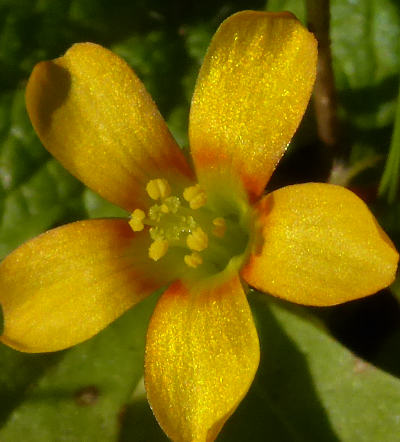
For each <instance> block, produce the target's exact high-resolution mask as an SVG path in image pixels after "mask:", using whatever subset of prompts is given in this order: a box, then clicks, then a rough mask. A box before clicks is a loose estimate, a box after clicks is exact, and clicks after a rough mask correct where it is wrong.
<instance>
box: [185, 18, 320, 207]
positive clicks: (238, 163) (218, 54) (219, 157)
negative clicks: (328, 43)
mask: <svg viewBox="0 0 400 442" xmlns="http://www.w3.org/2000/svg"><path fill="white" fill-rule="evenodd" d="M316 62H317V43H316V41H315V39H314V37H313V35H312V34H311V33H309V32H308V31H307V30H306V29H305V28H304V27H303V26H302V25H301V24H300V22H299V21H298V20H296V18H295V17H294V16H293V15H291V14H289V13H279V14H277V13H266V12H254V11H244V12H240V13H238V14H235V15H233V16H232V17H230V18H228V19H227V20H226V21H225V22H224V23H222V25H221V26H220V28H219V29H218V31H217V33H216V34H215V36H214V38H213V40H212V42H211V46H210V48H209V49H208V52H207V55H206V57H205V60H204V63H203V66H202V68H201V71H200V75H199V78H198V80H197V84H196V90H195V93H194V97H193V101H192V107H191V112H190V130H189V135H190V144H191V150H192V154H193V159H194V163H195V166H196V171H197V173H198V175H199V179H200V182H201V183H202V184H203V185H205V184H207V182H208V177H207V176H208V174H209V173H210V172H211V173H212V172H214V171H215V172H217V173H218V172H219V171H221V170H222V171H225V172H230V173H234V174H236V175H238V176H239V177H240V178H241V180H242V182H243V183H244V185H245V188H246V189H247V191H248V193H249V195H250V198H251V199H253V200H254V198H255V197H256V196H258V195H260V194H261V193H262V191H263V189H264V187H265V184H266V183H267V181H268V179H269V177H270V176H271V174H272V172H273V170H274V168H275V166H276V164H277V163H278V161H279V160H280V158H281V156H282V155H283V153H284V152H285V150H286V147H287V144H288V143H289V141H290V139H291V138H292V136H293V134H294V132H295V130H296V129H297V126H298V125H299V123H300V120H301V118H302V115H303V113H304V111H305V109H306V107H307V103H308V101H309V98H310V94H311V89H312V86H313V84H314V79H315V72H316Z"/></svg>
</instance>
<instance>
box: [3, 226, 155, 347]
mask: <svg viewBox="0 0 400 442" xmlns="http://www.w3.org/2000/svg"><path fill="white" fill-rule="evenodd" d="M143 237H144V235H140V234H139V235H137V234H134V233H133V232H132V229H131V228H130V227H129V225H128V223H127V222H126V221H124V220H117V219H115V220H111V219H109V220H91V221H81V222H76V223H72V224H68V225H66V226H63V227H59V228H57V229H54V230H50V231H48V232H46V233H44V234H43V235H40V236H38V237H37V238H35V239H33V240H31V241H29V242H27V243H25V244H23V245H22V246H21V247H19V248H18V249H17V250H15V251H14V252H13V253H11V254H10V255H9V256H8V257H7V258H5V260H4V261H3V262H2V263H1V265H0V303H1V307H2V309H3V315H4V332H3V335H2V336H1V337H0V340H1V341H2V342H4V343H5V344H7V345H9V346H10V347H13V348H15V349H17V350H20V351H25V352H32V353H34V352H46V351H55V350H60V349H63V348H66V347H69V346H71V345H74V344H77V343H79V342H81V341H84V340H85V339H88V338H90V337H91V336H93V335H94V334H96V333H97V332H99V331H100V330H101V329H103V328H104V327H105V326H106V325H107V324H109V323H110V322H111V321H113V320H114V319H116V318H117V317H118V316H120V315H121V314H122V313H123V312H124V311H126V310H127V309H128V308H130V307H132V305H134V304H136V303H137V302H139V301H140V300H142V299H143V298H145V297H146V296H147V295H149V294H150V293H152V292H153V291H154V290H155V289H157V288H159V287H160V286H161V284H162V282H161V281H157V278H154V274H153V273H150V271H149V269H147V274H146V272H145V271H146V268H145V266H144V265H143V264H142V263H141V258H140V257H141V256H142V253H141V246H142V242H143Z"/></svg>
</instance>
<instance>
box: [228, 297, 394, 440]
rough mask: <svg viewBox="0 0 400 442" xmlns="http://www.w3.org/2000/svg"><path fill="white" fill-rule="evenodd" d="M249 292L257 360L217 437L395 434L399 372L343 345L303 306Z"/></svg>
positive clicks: (362, 437) (312, 437) (384, 437)
mask: <svg viewBox="0 0 400 442" xmlns="http://www.w3.org/2000/svg"><path fill="white" fill-rule="evenodd" d="M250 299H251V301H252V302H251V303H252V307H253V309H254V313H255V319H256V324H257V328H258V331H259V335H260V341H261V364H260V367H259V371H258V374H257V376H256V379H255V381H254V384H253V386H252V387H251V389H250V392H249V394H248V395H247V397H246V398H245V399H244V401H243V402H242V404H241V405H240V406H239V409H238V410H237V412H236V413H235V414H234V415H233V416H232V418H231V419H230V421H228V423H227V425H226V427H225V429H224V430H223V433H222V435H221V438H220V440H221V441H223V440H226V441H241V440H243V439H244V438H246V439H247V440H251V441H260V442H261V441H265V440H273V441H282V442H283V441H324V442H325V441H338V440H340V441H344V442H345V441H348V442H354V441H363V442H376V441H381V440H382V441H383V440H384V441H388V442H395V441H397V440H398V435H399V434H400V421H399V419H398V404H399V403H400V380H398V379H396V378H394V377H392V376H390V375H388V374H387V373H385V372H382V371H380V370H378V369H377V368H375V367H373V366H371V365H369V364H368V363H366V362H364V361H362V360H361V359H359V358H358V357H356V356H355V355H354V354H352V353H351V352H349V351H348V350H346V349H345V348H344V347H343V346H342V345H340V344H339V343H338V342H336V341H335V340H334V339H333V338H332V337H330V336H329V335H328V333H327V332H326V331H325V330H324V329H323V327H321V325H320V324H319V323H317V322H315V320H313V318H312V317H311V316H309V315H308V314H307V311H306V310H305V309H303V308H297V307H295V306H289V305H288V304H286V303H283V302H280V301H275V300H271V299H269V298H268V297H267V296H266V295H263V294H254V295H251V296H250Z"/></svg>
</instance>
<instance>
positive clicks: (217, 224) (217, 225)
mask: <svg viewBox="0 0 400 442" xmlns="http://www.w3.org/2000/svg"><path fill="white" fill-rule="evenodd" d="M212 223H213V225H214V228H213V230H212V233H213V235H215V236H218V238H222V237H223V236H224V235H225V232H226V222H225V220H224V218H214V219H213V222H212Z"/></svg>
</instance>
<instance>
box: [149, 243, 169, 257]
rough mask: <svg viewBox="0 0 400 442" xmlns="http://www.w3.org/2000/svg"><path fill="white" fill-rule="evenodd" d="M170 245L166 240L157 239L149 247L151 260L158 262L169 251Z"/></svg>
mask: <svg viewBox="0 0 400 442" xmlns="http://www.w3.org/2000/svg"><path fill="white" fill-rule="evenodd" d="M168 246H169V243H168V241H167V240H165V239H156V240H155V241H154V242H152V243H151V245H150V247H149V258H151V259H152V260H153V261H158V260H159V259H160V258H162V257H163V256H164V255H165V254H166V253H167V251H168Z"/></svg>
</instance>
